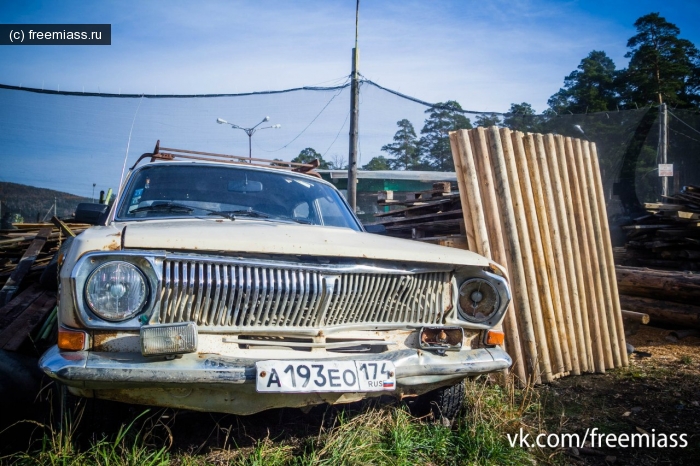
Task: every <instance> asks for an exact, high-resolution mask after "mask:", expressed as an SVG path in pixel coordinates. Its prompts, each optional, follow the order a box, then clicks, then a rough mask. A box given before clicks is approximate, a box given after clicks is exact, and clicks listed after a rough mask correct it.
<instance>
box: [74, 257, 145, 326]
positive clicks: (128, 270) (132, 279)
mask: <svg viewBox="0 0 700 466" xmlns="http://www.w3.org/2000/svg"><path fill="white" fill-rule="evenodd" d="M147 297H148V286H147V284H146V279H145V277H144V276H143V273H141V271H140V270H139V269H138V268H137V267H136V266H135V265H133V264H130V263H128V262H123V261H111V262H106V263H104V264H102V265H101V266H99V267H97V268H96V269H95V270H94V271H93V272H92V273H91V274H90V277H88V279H87V283H86V284H85V300H86V301H87V304H88V306H90V309H91V310H92V311H93V312H94V313H95V314H97V316H99V317H100V318H102V319H105V320H109V321H112V322H118V321H123V320H127V319H130V318H132V317H133V316H135V315H136V314H138V313H139V312H140V311H141V309H143V306H144V304H146V299H147Z"/></svg>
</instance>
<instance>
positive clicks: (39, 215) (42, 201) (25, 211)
mask: <svg viewBox="0 0 700 466" xmlns="http://www.w3.org/2000/svg"><path fill="white" fill-rule="evenodd" d="M54 201H55V202H56V212H57V216H58V217H59V218H65V217H70V216H71V215H73V212H75V208H76V206H77V205H78V204H79V203H81V202H92V200H91V199H86V198H84V197H80V196H76V195H75V194H69V193H64V192H61V191H54V190H52V189H44V188H37V187H34V186H27V185H24V184H17V183H6V182H0V216H4V215H5V214H6V213H8V212H9V213H10V214H18V215H19V216H21V217H22V218H23V220H24V222H25V223H33V222H36V221H40V220H42V219H44V218H47V219H48V218H51V215H53V209H54ZM49 211H50V212H51V213H50V214H49Z"/></svg>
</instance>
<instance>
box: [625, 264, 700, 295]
mask: <svg viewBox="0 0 700 466" xmlns="http://www.w3.org/2000/svg"><path fill="white" fill-rule="evenodd" d="M615 272H616V276H617V286H618V289H619V292H620V294H626V295H629V296H641V297H645V298H652V299H664V300H666V301H673V302H679V303H687V304H691V303H700V274H697V273H693V272H684V271H672V270H657V269H647V268H642V267H625V266H621V265H618V266H616V267H615Z"/></svg>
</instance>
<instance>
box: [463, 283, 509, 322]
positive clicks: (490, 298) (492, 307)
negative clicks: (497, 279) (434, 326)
mask: <svg viewBox="0 0 700 466" xmlns="http://www.w3.org/2000/svg"><path fill="white" fill-rule="evenodd" d="M457 304H458V306H457V308H458V309H459V314H460V316H461V317H462V318H463V319H465V320H468V321H471V322H477V323H482V322H486V321H487V320H489V319H490V318H491V317H492V316H493V315H494V314H495V313H496V312H497V311H498V309H499V306H500V305H501V297H500V295H499V294H498V291H496V288H495V287H494V286H493V285H492V284H491V282H489V281H488V280H484V279H483V278H472V279H470V280H467V281H465V282H464V283H462V284H461V285H460V287H459V300H458V301H457Z"/></svg>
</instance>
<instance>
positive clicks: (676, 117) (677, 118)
mask: <svg viewBox="0 0 700 466" xmlns="http://www.w3.org/2000/svg"><path fill="white" fill-rule="evenodd" d="M666 111H667V112H668V113H669V114H671V115H673V117H674V118H675V119H676V120H678V121H680V122H681V123H683V124H684V125H685V126H687V127H688V128H690V129H692V130H693V131H695V132H696V133H698V134H700V131H698V130H697V129H695V128H693V127H692V126H690V125H689V124H688V123H686V122H685V121H683V120H681V119H680V118H679V117H678V116H677V115H676V114H675V113H673V112H672V111H671V110H666Z"/></svg>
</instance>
